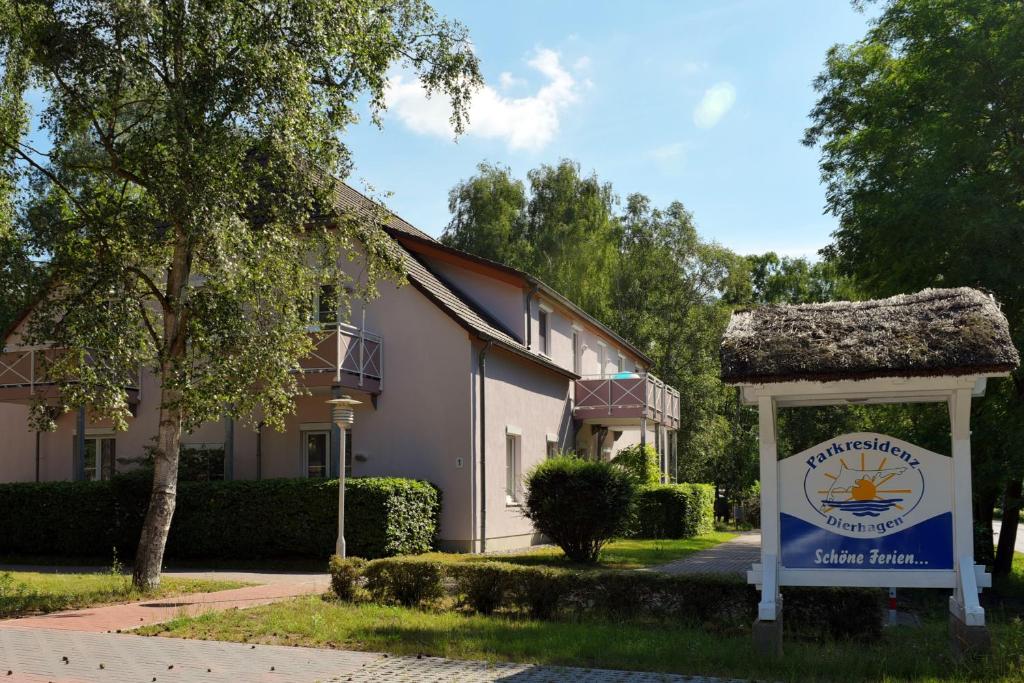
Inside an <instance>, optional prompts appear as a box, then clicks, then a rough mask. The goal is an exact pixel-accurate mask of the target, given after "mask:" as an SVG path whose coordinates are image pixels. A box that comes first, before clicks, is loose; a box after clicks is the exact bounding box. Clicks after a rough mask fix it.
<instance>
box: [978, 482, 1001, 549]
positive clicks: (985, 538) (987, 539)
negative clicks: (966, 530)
mask: <svg viewBox="0 0 1024 683" xmlns="http://www.w3.org/2000/svg"><path fill="white" fill-rule="evenodd" d="M996 493H997V490H990V489H989V488H988V487H986V488H985V490H984V491H981V492H979V493H978V494H977V495H976V496H975V499H974V561H975V562H977V563H978V564H983V565H986V566H988V567H991V566H994V565H995V559H996V557H995V544H994V542H993V540H992V521H993V519H994V512H995V506H996V498H997V496H996Z"/></svg>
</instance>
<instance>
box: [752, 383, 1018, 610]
mask: <svg viewBox="0 0 1024 683" xmlns="http://www.w3.org/2000/svg"><path fill="white" fill-rule="evenodd" d="M1001 374H1005V373H1001ZM987 376H994V375H963V376H956V377H948V376H946V377H913V378H906V377H890V378H880V379H870V380H841V381H834V382H809V381H797V382H781V383H775V384H744V385H742V386H741V396H742V399H743V401H744V402H745V403H747V404H753V405H757V407H758V432H759V437H760V438H759V451H760V452H759V459H760V475H761V476H760V479H761V562H760V563H758V564H755V565H754V566H753V567H752V568H751V570H750V571H749V572H748V573H747V580H748V582H749V583H752V584H754V585H756V586H757V587H758V589H759V590H760V592H761V598H760V601H759V603H758V620H759V621H761V622H776V620H778V621H779V623H781V612H782V609H781V607H782V597H781V592H780V588H781V587H782V586H855V587H879V588H912V587H914V588H947V589H952V590H953V595H952V596H951V597H950V601H949V609H950V615H951V616H952V617H954V618H956V619H958V620H959V621H961V622H962V623H963V624H965V625H966V626H980V627H984V626H985V610H984V608H982V607H981V604H980V602H979V600H978V594H979V593H980V591H981V589H982V588H985V587H989V586H991V576H990V575H989V574H988V573H987V572H986V571H985V568H984V567H983V566H979V565H976V564H975V562H974V531H973V520H972V508H971V442H970V409H971V399H972V397H973V396H980V395H982V394H984V391H985V384H986V377H987ZM934 402H943V403H946V404H947V406H948V409H949V418H950V434H951V444H950V446H951V458H952V491H951V497H952V515H953V517H952V527H953V528H952V532H953V539H952V541H953V568H952V569H934V570H932V569H929V570H925V569H876V570H872V569H835V568H828V569H791V568H786V567H784V566H782V564H781V562H780V559H781V557H782V548H781V532H780V528H781V521H780V505H779V501H780V480H779V459H778V445H777V431H776V428H777V412H778V409H779V408H783V407H805V406H806V407H809V406H824V405H847V404H857V405H860V404H878V403H934Z"/></svg>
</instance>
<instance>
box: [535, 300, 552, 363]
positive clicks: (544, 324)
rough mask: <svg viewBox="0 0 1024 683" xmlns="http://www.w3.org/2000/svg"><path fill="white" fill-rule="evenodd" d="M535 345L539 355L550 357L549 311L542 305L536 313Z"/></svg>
mask: <svg viewBox="0 0 1024 683" xmlns="http://www.w3.org/2000/svg"><path fill="white" fill-rule="evenodd" d="M537 343H538V347H539V349H540V352H541V353H543V354H544V355H545V356H550V355H551V311H550V310H549V309H548V308H546V307H544V306H543V305H541V307H540V309H539V310H538V311H537Z"/></svg>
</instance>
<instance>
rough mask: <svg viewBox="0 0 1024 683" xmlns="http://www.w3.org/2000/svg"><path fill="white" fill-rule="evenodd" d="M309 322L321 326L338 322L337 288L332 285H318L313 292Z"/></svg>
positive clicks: (331, 325) (330, 325) (328, 325)
mask: <svg viewBox="0 0 1024 683" xmlns="http://www.w3.org/2000/svg"><path fill="white" fill-rule="evenodd" d="M311 308H312V311H311V316H310V317H311V318H312V320H311V322H312V323H314V324H316V325H320V326H321V327H334V326H336V325H337V324H338V288H337V287H335V286H334V285H320V286H319V287H318V288H317V289H316V291H314V292H313V305H312V307H311Z"/></svg>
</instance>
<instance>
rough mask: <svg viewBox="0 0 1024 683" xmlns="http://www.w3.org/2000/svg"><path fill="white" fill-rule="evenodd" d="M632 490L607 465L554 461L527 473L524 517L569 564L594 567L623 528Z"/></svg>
mask: <svg viewBox="0 0 1024 683" xmlns="http://www.w3.org/2000/svg"><path fill="white" fill-rule="evenodd" d="M633 491H634V488H633V482H632V481H631V480H630V478H629V475H627V474H626V473H625V472H624V471H623V470H622V469H621V468H619V467H616V466H615V465H612V464H611V463H608V462H600V461H595V460H583V459H581V458H572V457H565V456H561V457H555V458H551V459H550V460H545V461H544V462H541V463H540V464H539V465H537V466H536V467H534V468H533V470H531V471H530V473H529V474H527V476H526V500H525V505H524V514H525V515H526V517H527V518H529V519H530V521H532V522H533V526H534V528H536V529H537V531H539V532H540V533H542V534H544V535H545V536H547V537H548V538H550V539H551V540H552V541H553V542H554V543H556V544H557V545H558V546H559V547H560V548H561V549H562V550H563V552H565V555H566V557H568V558H569V559H570V560H574V561H576V562H589V563H593V562H596V561H597V558H598V556H599V555H600V553H601V548H602V547H603V546H604V544H605V543H607V542H608V540H609V539H611V538H612V537H613V536H615V535H616V534H617V533H619V532H620V531H621V530H623V528H624V527H625V524H626V523H627V521H628V519H629V509H630V502H631V499H632V497H633Z"/></svg>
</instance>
